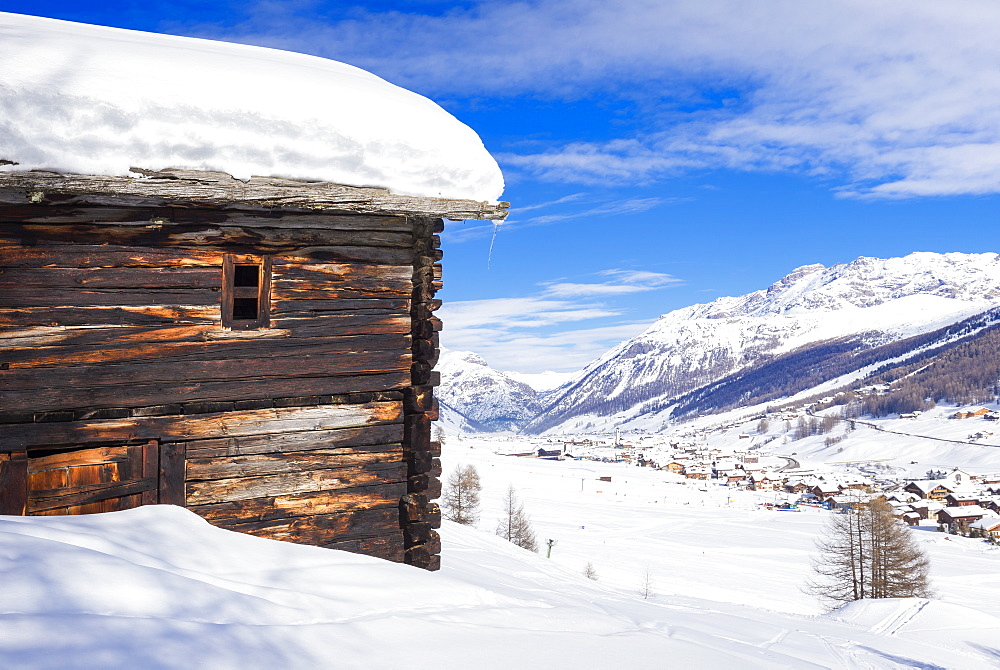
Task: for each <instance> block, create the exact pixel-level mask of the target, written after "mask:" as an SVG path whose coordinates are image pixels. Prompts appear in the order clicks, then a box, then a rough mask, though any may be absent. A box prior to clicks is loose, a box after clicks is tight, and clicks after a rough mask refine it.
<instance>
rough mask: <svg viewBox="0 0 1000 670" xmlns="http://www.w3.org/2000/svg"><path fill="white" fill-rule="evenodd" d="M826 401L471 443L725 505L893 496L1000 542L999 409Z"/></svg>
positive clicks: (932, 523)
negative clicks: (851, 406) (606, 470)
mask: <svg viewBox="0 0 1000 670" xmlns="http://www.w3.org/2000/svg"><path fill="white" fill-rule="evenodd" d="M830 400H831V398H823V399H822V400H821V401H820V402H819V403H816V404H815V405H806V406H801V407H787V408H782V409H781V410H777V409H775V410H773V411H772V412H768V413H765V414H760V415H753V416H750V417H737V418H736V419H735V420H731V421H724V422H722V423H712V422H711V417H704V418H703V419H702V420H701V421H696V422H694V423H695V425H697V427H691V425H690V424H679V425H678V426H677V428H676V429H675V431H672V432H665V433H660V434H647V433H644V432H642V431H629V432H626V433H623V432H622V431H621V430H619V429H616V430H614V432H613V434H612V433H611V432H610V431H609V432H608V433H605V434H601V433H594V434H583V435H572V436H570V435H566V436H561V435H560V436H551V435H546V436H521V435H518V436H512V435H507V436H499V435H497V436H490V437H488V436H485V435H479V436H475V437H470V438H466V439H467V440H468V439H474V440H476V439H478V440H480V441H482V440H486V441H487V444H489V445H490V446H491V447H492V448H493V449H494V451H495V452H496V453H497V454H500V455H504V456H509V457H519V458H533V459H542V460H556V461H563V460H578V461H589V462H595V463H605V464H609V463H615V464H618V465H620V466H634V467H641V468H647V469H650V470H654V471H657V472H658V473H659V474H660V475H661V478H662V481H663V484H665V485H674V486H678V487H685V488H689V489H691V488H693V489H694V490H698V491H701V492H709V491H720V492H721V491H724V492H725V493H724V494H722V495H724V496H725V499H726V504H727V505H728V504H735V503H737V500H739V502H740V504H744V505H752V506H754V507H756V508H759V509H762V510H769V511H777V512H798V511H801V510H803V509H806V508H812V509H821V510H829V511H834V512H837V511H841V512H843V511H848V510H851V509H853V508H856V507H859V506H863V505H864V504H866V503H867V502H868V501H870V500H871V499H872V498H875V497H885V498H886V500H887V501H888V502H889V503H891V505H892V507H893V511H894V514H895V516H896V517H897V518H898V519H900V520H901V521H902V522H904V523H906V524H907V525H909V526H912V527H920V528H922V529H931V530H935V531H940V532H944V533H947V534H951V535H961V536H964V537H971V538H977V539H982V540H984V541H985V542H988V543H991V544H1000V441H998V440H994V439H993V436H994V433H993V430H992V428H993V426H994V425H995V424H994V423H993V422H996V421H997V420H998V419H1000V411H998V410H997V409H996V408H993V409H991V408H987V407H968V408H957V409H955V408H946V407H941V408H937V409H935V410H933V411H931V412H927V413H925V412H920V411H917V412H913V413H904V414H902V415H899V416H898V417H891V418H887V419H882V420H879V419H871V418H865V419H863V420H862V419H841V418H839V417H837V418H836V419H835V421H830V419H831V418H834V417H832V416H831V415H830V414H829V413H827V415H826V416H824V415H822V414H820V413H818V412H817V413H815V414H814V413H813V411H814V409H813V408H814V407H822V406H823V405H824V403H829V402H830ZM824 419H826V424H827V426H828V427H829V426H830V425H831V424H832V425H835V426H837V427H838V428H839V430H828V431H827V433H826V434H825V437H822V438H818V437H817V436H815V435H809V433H810V432H818V431H817V430H816V429H815V428H814V429H813V431H810V429H809V424H810V422H812V424H813V426H814V427H815V425H816V424H817V423H822V422H823V420H824ZM900 424H904V425H902V426H901V425H900ZM904 431H906V432H904ZM835 433H839V434H837V436H836V437H831V436H830V435H833V434H835ZM923 433H926V434H923ZM820 434H821V435H823V433H820ZM942 435H947V437H945V436H942ZM459 439H462V438H461V437H459ZM847 440H851V441H847ZM878 440H883V441H884V442H885V443H886V451H885V452H884V453H881V454H879V453H877V447H876V448H875V449H876V451H875V452H874V453H872V454H871V455H870V456H861V457H857V458H855V459H853V460H849V459H848V458H844V457H843V456H844V453H845V451H844V448H845V447H850V446H851V445H852V442H860V443H864V444H865V446H866V448H867V449H868V450H869V451H871V450H872V448H873V447H872V443H873V441H874V443H875V444H877V443H878ZM907 441H909V442H914V441H915V442H918V443H919V442H925V441H930V443H931V444H932V445H933V444H934V442H938V441H945V442H951V443H952V444H953V445H962V446H961V447H958V453H963V454H965V456H966V457H965V458H959V459H957V461H956V462H955V463H945V462H943V461H942V460H941V459H940V458H935V459H933V460H931V461H926V462H923V463H921V462H919V461H913V460H909V459H908V456H907V454H908V453H912V450H909V449H901V448H900V447H901V446H902V444H903V443H905V442H907ZM835 445H836V446H835ZM963 448H964V449H963ZM847 453H848V454H850V452H847ZM970 463H971V464H972V465H969V464H970ZM602 479H603V480H606V481H608V482H610V481H611V478H610V477H608V476H605V477H598V481H601V480H602Z"/></svg>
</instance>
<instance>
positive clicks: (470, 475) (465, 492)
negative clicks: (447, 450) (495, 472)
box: [441, 465, 482, 526]
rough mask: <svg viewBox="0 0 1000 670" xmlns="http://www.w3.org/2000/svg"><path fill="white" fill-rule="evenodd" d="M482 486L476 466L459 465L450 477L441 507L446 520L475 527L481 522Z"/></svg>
mask: <svg viewBox="0 0 1000 670" xmlns="http://www.w3.org/2000/svg"><path fill="white" fill-rule="evenodd" d="M481 491H482V484H480V482H479V473H478V472H477V471H476V467H475V466H474V465H464V466H463V465H459V466H458V467H457V468H455V469H454V470H452V471H451V474H450V475H448V481H447V482H446V483H445V489H444V493H443V494H442V496H441V506H442V507H443V508H444V518H446V519H448V520H449V521H454V522H455V523H461V524H465V525H467V526H474V525H475V524H476V522H477V521H479V493H480V492H481Z"/></svg>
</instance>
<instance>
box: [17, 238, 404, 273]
mask: <svg viewBox="0 0 1000 670" xmlns="http://www.w3.org/2000/svg"><path fill="white" fill-rule="evenodd" d="M0 251H2V254H3V259H4V266H5V267H10V268H22V267H25V268H30V267H45V266H49V267H64V268H102V267H106V268H117V267H206V266H207V267H220V266H221V265H222V255H223V253H226V252H242V253H253V252H255V251H258V252H259V251H263V250H261V249H259V248H256V247H251V246H233V247H230V248H227V249H221V248H220V249H218V250H216V249H211V248H208V247H193V246H189V247H176V248H163V249H157V248H149V247H143V246H127V245H108V246H100V245H84V244H81V245H71V244H39V245H37V246H13V245H11V244H9V243H6V244H0ZM280 252H281V253H280V255H281V257H282V258H283V259H284V261H285V262H286V263H303V264H312V263H372V264H376V265H401V266H405V267H410V266H412V263H413V251H412V249H410V248H406V247H362V246H323V245H313V246H298V247H288V248H283V249H281V250H280Z"/></svg>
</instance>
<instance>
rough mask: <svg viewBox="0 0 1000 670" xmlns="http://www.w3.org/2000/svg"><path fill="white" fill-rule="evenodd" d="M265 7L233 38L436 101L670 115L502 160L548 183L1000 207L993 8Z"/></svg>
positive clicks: (558, 0) (932, 4)
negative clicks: (431, 10)
mask: <svg viewBox="0 0 1000 670" xmlns="http://www.w3.org/2000/svg"><path fill="white" fill-rule="evenodd" d="M262 6H263V5H262ZM266 6H267V7H268V9H269V11H268V12H267V13H266V15H261V17H260V18H259V19H258V20H251V21H248V22H247V23H246V24H245V25H243V26H240V27H239V28H238V29H237V30H236V32H235V34H233V33H230V34H227V35H222V36H223V37H226V38H230V39H242V40H243V41H250V42H255V43H266V44H270V45H274V46H282V47H286V48H293V49H298V50H305V51H310V52H313V53H319V54H320V55H325V56H329V57H333V58H338V59H341V60H346V61H348V62H351V63H354V64H357V65H359V66H362V67H365V68H368V69H372V70H374V71H376V72H377V73H379V74H381V75H383V76H385V77H387V78H389V79H390V80H391V81H395V82H397V83H400V84H403V85H405V86H409V87H413V88H416V89H417V90H420V91H423V92H426V93H430V94H433V95H461V96H475V95H487V96H498V95H499V96H509V95H531V96H549V97H561V98H564V99H574V98H576V99H579V98H585V97H588V96H592V97H594V98H598V97H605V98H606V97H609V96H618V97H621V98H631V99H640V98H645V99H646V101H647V103H649V104H647V105H646V106H645V107H644V108H643V109H644V110H654V111H652V112H649V113H648V114H647V113H646V112H645V111H644V112H643V114H644V115H648V117H649V118H648V119H647V123H646V126H645V128H644V129H643V131H642V132H641V133H636V134H634V135H632V136H627V137H622V138H620V139H618V140H615V141H610V142H589V143H579V142H577V143H572V144H566V145H563V146H551V147H549V148H547V149H542V150H537V151H533V152H524V153H521V154H519V155H508V156H504V157H503V160H504V162H505V163H506V164H507V165H510V166H515V167H517V168H519V169H522V170H525V171H527V172H529V173H530V174H532V175H534V176H536V177H544V178H550V179H560V180H570V181H579V182H607V181H609V180H610V181H613V182H634V181H637V180H638V181H644V180H645V181H652V180H656V179H659V178H661V177H663V176H665V175H669V174H673V173H675V172H677V171H682V170H687V169H691V168H698V167H706V168H717V167H730V168H736V169H744V170H761V169H763V170H794V171H798V172H805V173H812V174H820V175H827V176H829V177H831V178H833V179H835V180H836V183H839V184H841V191H842V192H843V193H845V194H852V195H863V196H868V197H908V196H927V195H948V194H978V193H997V192H1000V169H998V167H1000V158H998V156H1000V67H998V64H1000V3H996V2H994V1H993V0H961V1H956V2H941V1H940V0H879V1H878V2H872V1H871V0H768V1H767V2H747V1H746V0H618V1H617V2H604V1H603V0H536V1H532V2H527V1H524V2H493V1H490V2H484V3H481V4H478V5H475V6H472V7H471V8H456V9H452V10H449V11H446V12H444V13H438V14H435V15H419V14H414V13H404V12H390V13H383V14H376V13H365V12H364V11H363V10H355V11H354V12H353V13H352V14H350V15H349V16H350V17H351V18H348V19H344V20H335V21H332V22H326V23H320V22H317V21H308V20H305V19H302V18H297V17H296V16H295V15H292V14H287V13H286V14H283V13H282V12H281V11H280V10H276V9H275V7H276V5H274V4H273V3H267V5H266ZM277 7H280V5H279V6H277ZM345 15H346V14H345ZM206 32H212V34H213V35H214V36H219V34H218V31H217V30H211V31H206ZM656 101H659V102H661V103H663V104H662V105H660V106H659V108H660V109H662V110H663V111H662V112H660V113H657V112H656V111H655V110H657V109H658V106H657V105H656V104H654V103H655V102H656ZM706 101H709V102H711V104H700V105H699V104H698V103H699V102H703V103H704V102H706ZM674 103H684V104H685V105H686V107H678V106H676V105H675V104H674ZM685 109H687V110H694V111H683V110H685Z"/></svg>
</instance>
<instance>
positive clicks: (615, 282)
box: [543, 270, 682, 298]
mask: <svg viewBox="0 0 1000 670" xmlns="http://www.w3.org/2000/svg"><path fill="white" fill-rule="evenodd" d="M599 274H601V275H604V276H606V277H609V278H610V279H608V280H607V281H604V282H597V283H578V282H564V281H554V282H548V283H546V284H544V286H545V290H544V292H543V294H544V295H546V296H552V297H557V298H579V297H583V296H602V295H624V294H627V293H639V292H643V291H653V290H656V289H660V288H665V287H667V286H674V285H677V284H681V283H682V282H681V280H680V279H678V278H677V277H672V276H670V275H668V274H663V273H660V272H648V271H639V270H604V271H603V272H601V273H599Z"/></svg>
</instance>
